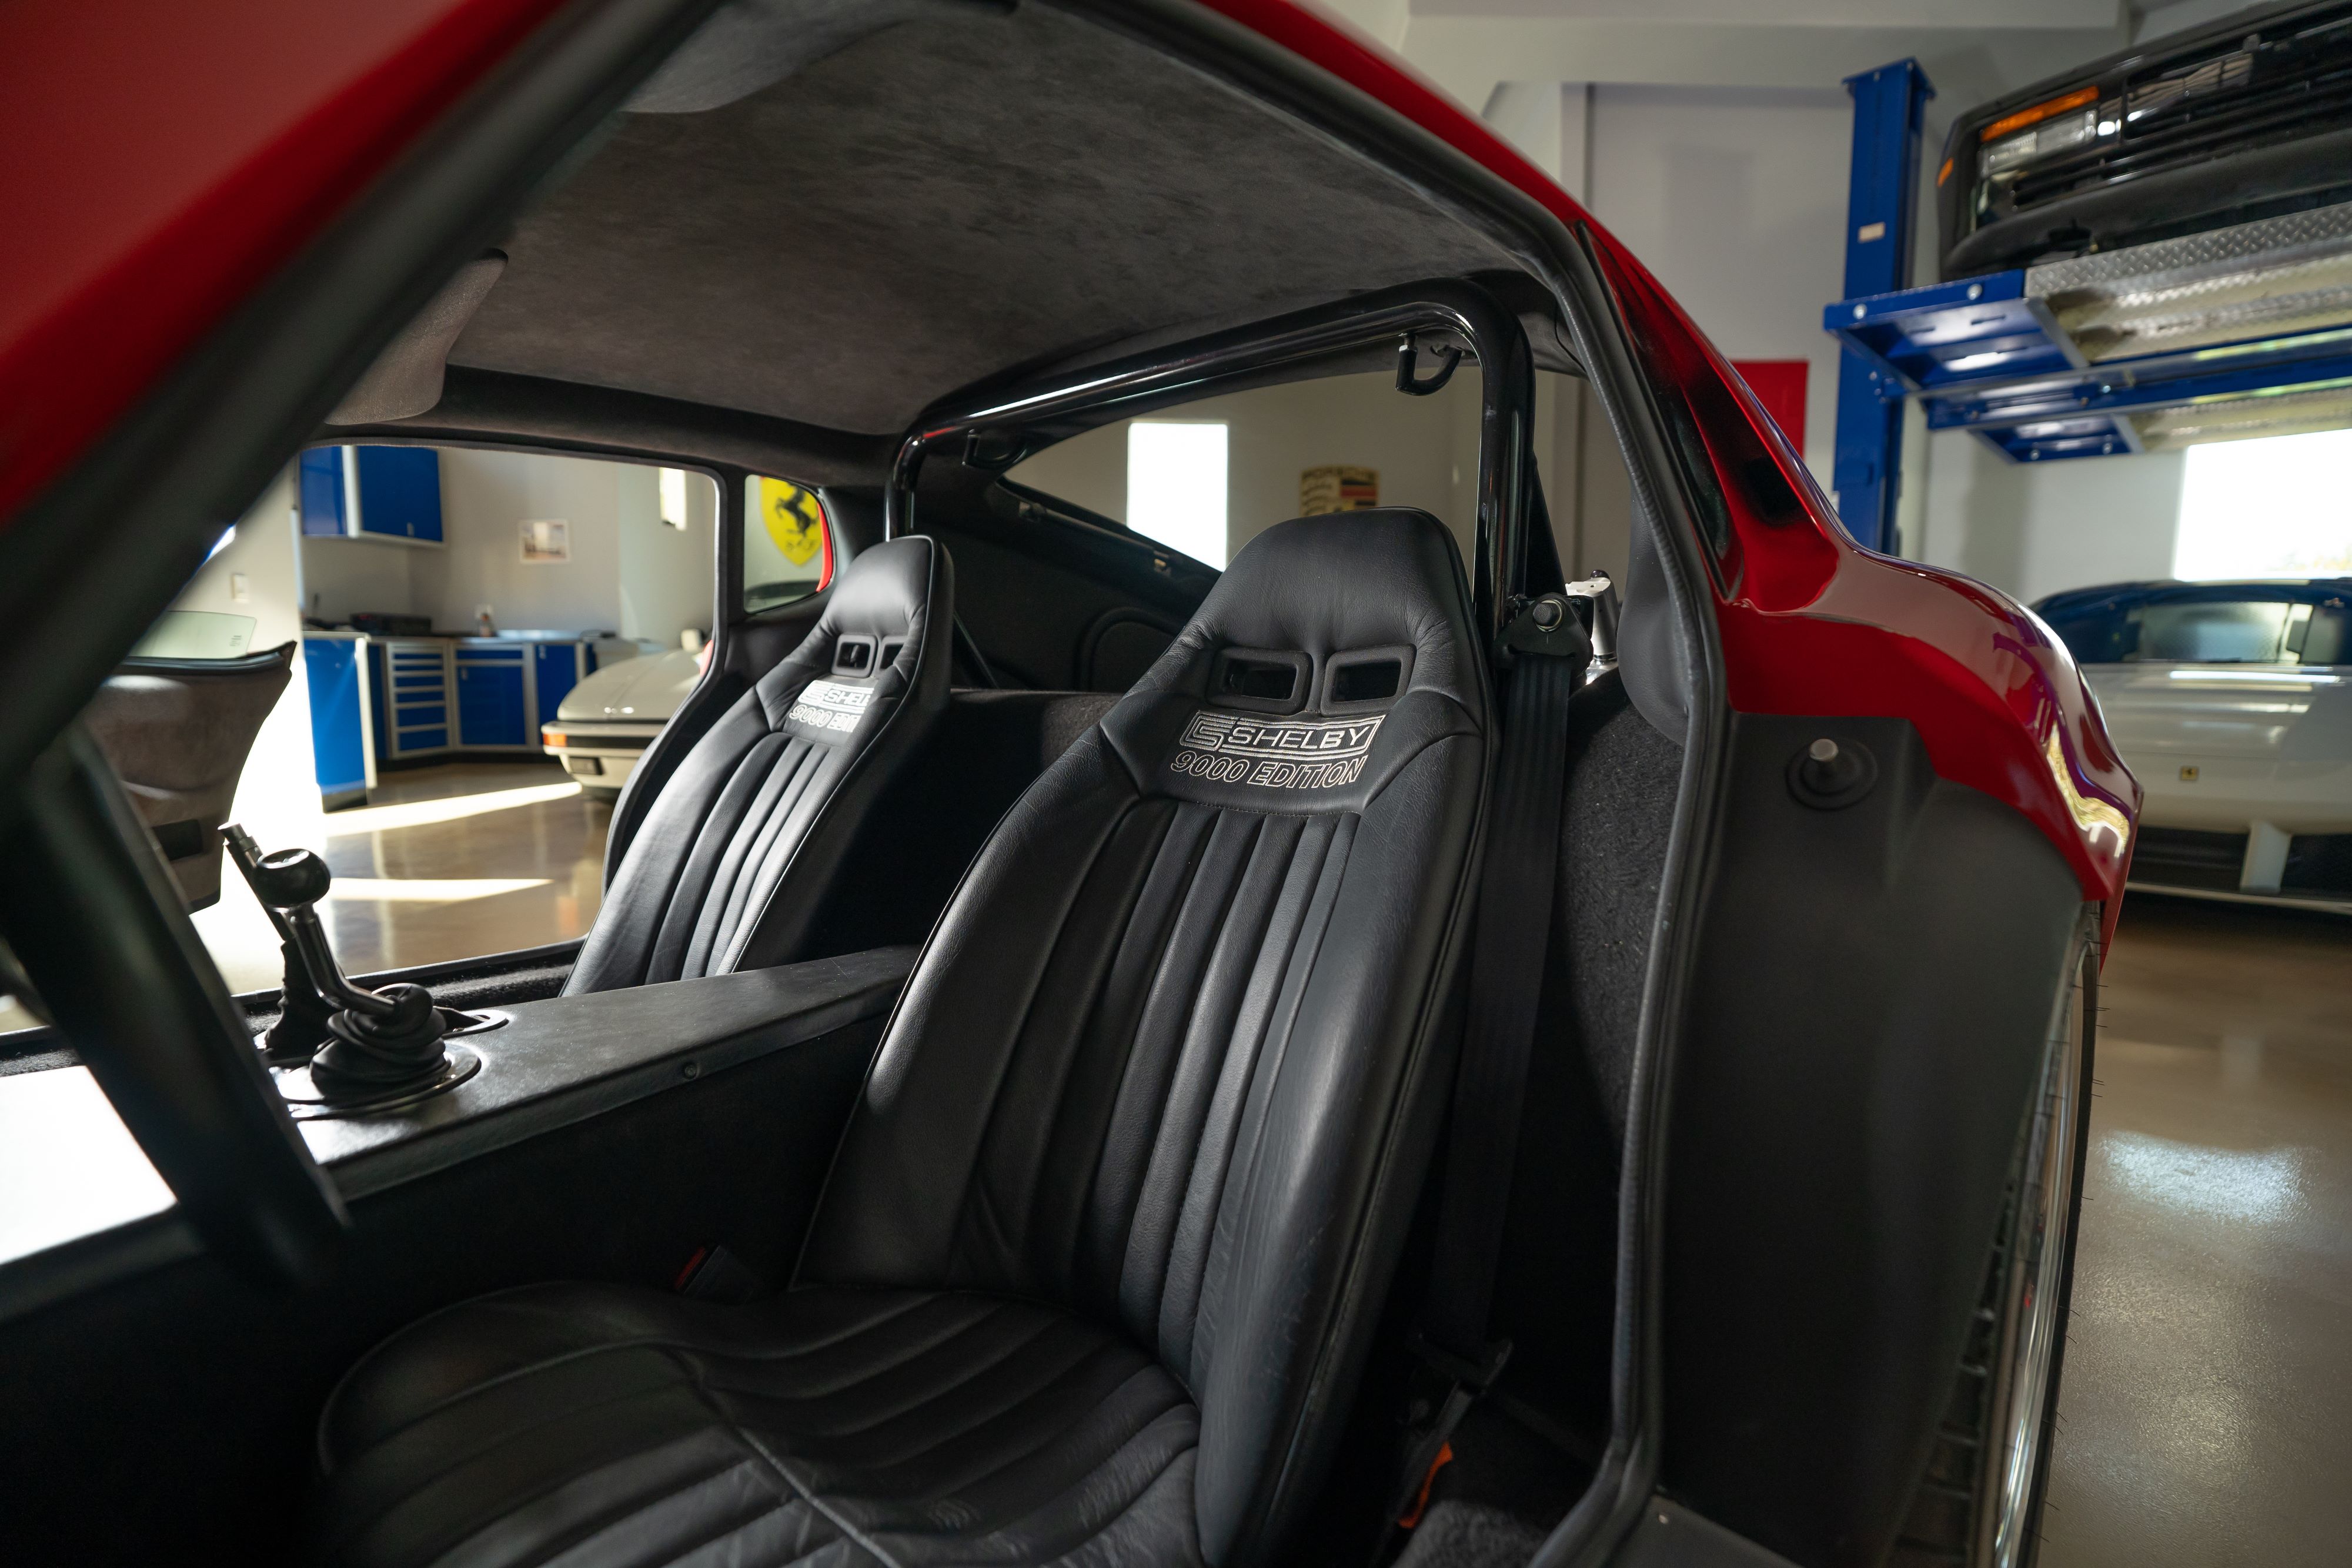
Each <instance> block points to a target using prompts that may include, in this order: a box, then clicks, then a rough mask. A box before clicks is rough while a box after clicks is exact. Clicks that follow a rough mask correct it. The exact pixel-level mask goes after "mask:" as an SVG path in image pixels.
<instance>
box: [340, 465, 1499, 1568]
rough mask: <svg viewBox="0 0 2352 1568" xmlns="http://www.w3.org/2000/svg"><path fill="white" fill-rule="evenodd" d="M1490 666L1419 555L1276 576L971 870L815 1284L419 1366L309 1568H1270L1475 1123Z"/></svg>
mask: <svg viewBox="0 0 2352 1568" xmlns="http://www.w3.org/2000/svg"><path fill="white" fill-rule="evenodd" d="M1479 648H1480V643H1479V640H1478V638H1477V636H1476V635H1475V632H1474V630H1473V621H1472V618H1471V615H1470V612H1469V609H1468V606H1467V603H1466V594H1465V588H1464V584H1463V576H1462V567H1461V563H1460V560H1459V559H1458V557H1457V556H1456V555H1455V553H1454V546H1453V543H1452V541H1451V540H1450V538H1448V537H1447V535H1446V533H1445V530H1444V528H1443V527H1442V526H1441V525H1439V524H1438V523H1437V521H1436V520H1435V519H1434V518H1433V517H1429V516H1428V515H1426V514H1425V513H1420V512H1412V511H1405V510H1395V509H1392V510H1383V511H1370V512H1358V513H1349V514H1343V515H1339V516H1335V517H1311V518H1302V519H1300V520H1297V521H1295V522H1290V523H1286V524H1283V525H1281V526H1280V527H1278V528H1274V529H1272V530H1270V531H1268V532H1267V533H1265V534H1263V535H1261V536H1260V537H1259V538H1256V539H1255V540H1253V541H1252V542H1251V543H1250V545H1249V546H1248V547H1247V548H1246V549H1244V550H1243V551H1242V553H1241V555H1240V557H1239V558H1238V559H1236V560H1235V561H1234V565H1233V568H1232V570H1229V571H1228V572H1227V573H1226V574H1225V575H1224V577H1223V580H1221V581H1220V582H1219V583H1218V585H1217V587H1216V588H1215V590H1214V591H1213V592H1212V593H1211V594H1210V595H1209V598H1208V600H1207V601H1206V602H1205V603H1203V604H1202V607H1201V610H1200V612H1199V613H1198V614H1197V616H1196V617H1195V618H1194V620H1193V622H1192V624H1191V625H1190V626H1188V627H1187V628H1186V629H1185V630H1184V632H1182V633H1181V635H1180V636H1179V637H1178V638H1177V640H1176V642H1175V643H1173V644H1172V645H1171V648H1170V649H1169V651H1168V652H1167V653H1165V654H1164V655H1163V656H1161V658H1160V660H1159V662H1158V663H1157V664H1154V665H1153V666H1152V668H1151V670H1150V672H1149V674H1146V676H1145V677H1144V679H1143V680H1142V682H1141V683H1140V684H1139V685H1138V686H1137V687H1136V688H1135V689H1134V690H1133V691H1132V692H1130V693H1129V695H1127V696H1126V697H1125V698H1123V699H1122V700H1121V701H1120V702H1119V703H1118V706H1116V707H1114V708H1113V709H1112V710H1111V711H1110V712H1109V713H1108V714H1107V715H1106V716H1104V717H1103V719H1102V720H1101V721H1100V722H1099V723H1098V724H1097V725H1096V726H1095V727H1093V728H1092V729H1091V730H1090V731H1088V732H1087V734H1086V735H1085V736H1083V737H1080V739H1079V740H1078V741H1077V742H1076V744H1075V745H1074V746H1073V747H1071V748H1070V749H1069V751H1068V752H1066V754H1065V755H1064V756H1063V757H1062V758H1060V759H1059V760H1058V761H1057V762H1055V764H1054V765H1053V766H1052V767H1051V768H1049V769H1048V770H1047V771H1046V773H1045V776H1044V777H1043V778H1041V779H1039V780H1038V782H1037V783H1036V784H1035V785H1034V786H1033V787H1032V788H1031V789H1030V790H1029V791H1028V793H1027V794H1026V795H1025V796H1024V798H1023V799H1022V800H1021V801H1020V803H1019V804H1018V805H1017V806H1015V807H1014V808H1013V811H1012V812H1011V813H1010V814H1009V815H1008V816H1007V817H1006V819H1005V820H1004V821H1003V823H1002V824H1001V825H1000V826H999V827H998V829H997V830H996V831H995V833H994V834H993V835H992V837H991V839H990V841H989V842H988V844H987V846H986V847H985V848H984V849H983V850H982V852H981V855H980V857H979V859H978V861H977V862H975V863H974V865H973V866H972V868H971V872H970V873H968V875H967V876H966V878H965V881H964V883H963V884H962V886H961V888H960V889H959V890H958V892H957V894H956V896H955V899H954V901H953V902H952V903H951V904H950V906H949V908H948V911H947V913H946V914H945V915H944V916H943V917H942V918H941V920H940V924H939V925H938V927H937V928H936V930H935V931H934V932H933V934H932V936H931V938H930V941H929V945H928V946H926V948H925V950H924V952H923V955H922V956H921V958H920V960H919V962H918V964H917V966H916V968H915V971H914V974H913V976H912V977H911V978H910V979H909V980H908V986H907V990H906V993H905V995H904V997H903V998H901V1000H900V1003H899V1006H898V1011H897V1013H896V1015H895V1016H894V1017H893V1019H892V1020H891V1022H890V1025H889V1028H888V1030H887V1033H886V1034H885V1037H884V1039H883V1040H882V1043H881V1045H880V1047H879V1049H878V1051H877V1055H876V1058H875V1061H874V1063H873V1066H872V1069H871V1071H870V1073H869V1075H868V1077H867V1080H866V1085H865V1089H864V1091H863V1093H862V1094H861V1096H860V1098H859V1100H858V1102H857V1103H856V1106H855V1108H854V1110H853V1112H852V1113H851V1116H850V1120H849V1124H848V1128H847V1131H846V1133H845V1136H844V1138H843V1142H842V1145H841V1147H840V1150H839V1152H838V1154H837V1155H836V1156H835V1165H834V1168H833V1172H832V1175H831V1176H830V1177H829V1178H828V1182H827V1186H826V1189H825V1192H824V1196H823V1197H822V1199H821V1200H820V1202H819V1204H818V1207H817V1211H816V1217H815V1218H814V1222H813V1225H812V1228H811V1232H810V1234H809V1236H808V1238H807V1239H806V1242H805V1244H804V1247H803V1251H802V1254H801V1259H800V1262H799V1267H798V1270H797V1272H796V1276H795V1278H794V1280H793V1285H792V1288H791V1289H789V1290H788V1291H784V1292H783V1293H782V1294H780V1295H777V1296H773V1297H772V1298H769V1299H767V1300H764V1301H754V1302H751V1303H750V1304H745V1305H725V1304H719V1303H716V1302H711V1301H697V1300H689V1299H686V1298H683V1297H679V1296H666V1295H660V1294H656V1293H654V1292H651V1291H641V1290H634V1289H626V1288H623V1287H618V1286H611V1285H596V1284H561V1285H542V1286H533V1287H528V1288H525V1289H521V1290H516V1291H506V1292H503V1293H500V1294H497V1295H493V1296H488V1297H485V1298H482V1299H480V1300H477V1301H470V1302H467V1303H464V1304H461V1305H458V1306H456V1307H453V1308H450V1309H448V1310H446V1311H445V1312H441V1313H439V1314H437V1315H436V1316H434V1317H431V1318H428V1319H426V1320H425V1321H424V1322H420V1323H418V1324H416V1325H415V1326H413V1327H411V1328H409V1329H408V1330H406V1331H404V1333H400V1334H398V1335H396V1336H395V1337H394V1338H393V1339H392V1340H390V1341H388V1342H387V1343H384V1344H383V1345H382V1346H380V1347H379V1348H377V1349H376V1350H375V1351H373V1352H372V1353H371V1354H369V1355H368V1356H367V1357H366V1358H365V1359H363V1360H362V1362H361V1363H360V1364H358V1365H357V1366H356V1367H355V1368H354V1369H353V1370H352V1372H351V1373H350V1374H349V1375H347V1376H346V1378H345V1379H344V1381H343V1383H342V1385H341V1387H340V1388H339V1389H338V1390H337V1391H336V1393H335V1395H334V1396H333V1397H332V1399H331V1401H330V1403H329V1406H328V1408H327V1410H326V1413H325V1415H324V1416H323V1418H322V1421H321V1426H320V1459H321V1462H322V1464H323V1466H324V1468H325V1469H326V1472H327V1475H328V1491H327V1498H326V1508H325V1511H324V1513H323V1516H322V1518H323V1525H322V1529H323V1531H324V1533H323V1535H322V1537H321V1538H320V1540H319V1541H318V1542H317V1543H316V1546H317V1552H318V1555H319V1557H320V1560H322V1561H328V1562H333V1563H362V1564H372V1565H380V1568H412V1565H421V1564H426V1563H440V1564H455V1563H468V1564H473V1563H482V1564H488V1563H499V1564H509V1563H564V1564H584V1563H598V1564H635V1563H671V1562H692V1563H763V1564H766V1563H801V1562H824V1563H892V1564H910V1565H911V1564H917V1563H927V1564H928V1563H981V1562H985V1563H1008V1564H1013V1563H1023V1564H1025V1563H1049V1562H1080V1563H1155V1564H1159V1563H1213V1564H1218V1565H1221V1568H1222V1565H1224V1564H1237V1563H1265V1562H1270V1561H1280V1560H1281V1554H1282V1552H1283V1549H1284V1544H1285V1541H1286V1537H1287V1536H1288V1535H1289V1534H1290V1533H1291V1532H1292V1531H1295V1529H1296V1527H1297V1525H1298V1523H1299V1522H1300V1520H1301V1516H1302V1514H1303V1512H1304V1511H1305V1509H1306V1506H1307V1504H1308V1503H1309V1502H1310V1501H1311V1500H1313V1498H1314V1497H1315V1495H1316V1493H1317V1490H1318V1483H1319V1482H1320V1480H1321V1479H1322V1475H1323V1472H1324V1470H1325V1469H1326V1468H1327V1467H1328V1462H1329V1460H1330V1458H1331V1452H1332V1448H1333V1445H1334V1443H1335V1441H1336V1439H1337V1437H1338V1436H1339V1429H1340V1427H1341V1426H1342V1424H1343V1423H1344V1421H1345V1418H1346V1416H1347V1413H1348V1406H1349V1400H1350V1397H1351V1396H1352V1393H1353V1389H1354V1385H1355V1381H1356V1377H1357V1375H1358V1373H1359V1371H1360V1365H1361V1362H1362V1358H1363V1355H1364V1353H1365V1350H1366V1346H1367V1342H1368V1339H1369V1337H1370V1333H1371V1330H1372V1327H1373V1324H1374V1320H1375V1318H1376V1317H1377V1315H1378V1312H1379V1310H1380V1307H1381V1301H1382V1299H1383V1297H1384V1295H1385V1293H1386V1291H1387V1287H1388V1284H1389V1282H1390V1279H1391V1275H1392V1273H1393V1271H1394V1268H1395V1264H1396V1260H1397V1255H1398V1252H1399V1250H1400V1248H1401V1246H1402V1235H1403V1231H1404V1228H1405V1226H1406V1224H1407V1221H1408V1219H1409V1218H1410V1214H1411V1211H1412V1207H1413V1204H1414V1201H1415V1197H1416V1196H1417V1194H1418V1192H1419V1190H1420V1187H1421V1186H1422V1182H1423V1175H1424V1173H1425V1169H1426V1166H1427V1162H1428V1155H1429V1150H1430V1147H1431V1145H1432V1144H1433V1142H1434V1139H1435V1134H1436V1127H1437V1124H1438V1120H1439V1117H1440V1115H1441V1113H1442V1112H1443V1109H1444V1094H1445V1085H1446V1084H1447V1083H1448V1082H1450V1077H1451V1071H1450V1069H1451V1061H1452V1055H1453V1051H1454V1040H1453V1036H1452V1029H1451V1023H1450V1020H1451V1019H1452V1018H1453V1016H1454V1008H1455V1004H1456V1002H1457V1001H1458V998H1459V990H1460V988H1459V985H1458V984H1457V978H1458V975H1459V971H1460V965H1459V963H1458V958H1459V956H1460V954H1461V952H1462V950H1463V948H1464V946H1465V943H1464V940H1463V937H1464V927H1465V924H1466V915H1467V912H1468V906H1469V900H1470V890H1471V888H1472V886H1473V871H1474V865H1473V861H1474V845H1475V841H1476V839H1477V836H1478V823H1479V820H1480V813H1481V809H1482V801H1483V799H1484V795H1485V789H1486V779H1487V775H1488V772H1489V770H1490V768H1491V767H1492V753H1493V749H1494V747H1493V741H1492V735H1493V727H1492V724H1491V721H1490V718H1489V699H1488V696H1487V693H1486V674H1485V670H1484V667H1483V664H1482V661H1481V659H1480V655H1479ZM751 1201H757V1200H756V1198H754V1199H752V1200H751Z"/></svg>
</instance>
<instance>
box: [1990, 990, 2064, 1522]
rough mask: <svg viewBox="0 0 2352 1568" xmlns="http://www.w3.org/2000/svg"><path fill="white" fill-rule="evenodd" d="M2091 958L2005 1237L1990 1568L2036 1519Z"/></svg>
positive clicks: (2054, 1038) (2054, 1041)
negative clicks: (2006, 1280) (2012, 1225)
mask: <svg viewBox="0 0 2352 1568" xmlns="http://www.w3.org/2000/svg"><path fill="white" fill-rule="evenodd" d="M2089 961H2090V959H2089V957H2088V955H2087V954H2086V955H2084V956H2083V958H2082V959H2081V960H2080V963H2078V965H2077V966H2076V967H2075V968H2074V969H2073V970H2072V971H2071V972H2070V973H2069V976H2068V978H2067V984H2066V986H2065V988H2064V989H2063V991H2062V992H2061V993H2060V994H2059V998H2058V1008H2057V1014H2056V1016H2055V1017H2054V1018H2053V1019H2052V1020H2051V1032H2050V1046H2049V1050H2048V1051H2046V1052H2045V1053H2044V1055H2043V1060H2042V1092H2041V1101H2040V1104H2039V1107H2038V1109H2037V1110H2036V1112H2035V1114H2034V1117H2033V1122H2032V1126H2031V1127H2030V1128H2029V1129H2028V1130H2027V1134H2026V1139H2027V1141H2026V1147H2025V1162H2024V1167H2023V1176H2024V1185H2023V1186H2022V1187H2021V1190H2020V1192H2019V1195H2018V1220H2017V1228H2016V1231H2015V1233H2014V1240H2013V1241H2012V1246H2014V1247H2015V1248H2016V1249H2017V1256H2016V1258H2015V1260H2013V1264H2012V1267H2011V1270H2010V1284H2009V1286H2008V1287H2007V1289H2006V1290H2005V1291H2003V1301H2002V1315H2003V1320H2004V1321H2003V1323H2002V1333H2001V1336H2000V1343H2001V1345H2002V1347H2003V1348H2004V1350H2005V1351H2006V1352H2007V1353H2008V1354H2003V1355H2001V1356H2000V1357H1999V1358H1998V1359H1996V1360H1995V1361H1994V1363H1993V1366H1994V1373H1995V1377H1996V1378H1997V1380H1998V1381H1997V1383H1996V1385H1995V1387H1994V1388H1993V1390H1992V1391H1991V1392H1992V1394H1993V1396H1994V1397H1995V1399H1996V1400H1997V1401H1998V1404H1997V1406H1996V1408H1995V1410H1994V1412H1993V1416H1994V1419H1993V1420H1992V1421H1991V1422H1990V1423H1989V1424H1988V1432H1989V1435H1990V1436H1991V1437H1994V1438H1995V1444H1994V1446H1993V1448H1992V1452H1991V1454H1990V1456H1989V1458H1990V1474H1989V1476H1988V1478H1987V1479H1989V1481H1990V1490H1991V1492H1992V1500H1993V1505H1994V1506H1993V1507H1991V1508H1990V1509H1988V1510H1987V1511H1986V1513H1985V1526H1986V1535H1987V1539H1986V1540H1985V1541H1984V1542H1982V1547H1983V1550H1981V1551H1980V1552H1979V1562H1982V1563H1987V1564H1989V1565H1990V1568H2016V1565H2017V1564H2020V1563H2024V1562H2025V1561H2026V1559H2027V1548H2028V1546H2029V1544H2030V1542H2032V1539H2033V1532H2034V1528H2035V1524H2036V1521H2035V1520H2034V1519H2033V1517H2032V1511H2033V1506H2034V1483H2035V1480H2036V1479H2037V1478H2038V1477H2039V1475H2040V1474H2041V1471H2042V1449H2043V1447H2044V1441H2045V1433H2046V1429H2047V1425H2048V1423H2047V1420H2046V1417H2047V1416H2048V1413H2049V1399H2050V1372H2051V1364H2052V1359H2053V1357H2054V1356H2055V1355H2056V1354H2057V1353H2058V1336H2059V1333H2060V1332H2061V1329H2062V1326H2063V1325H2062V1324H2061V1322H2060V1321H2059V1320H2060V1315H2061V1313H2060V1308H2061V1306H2062V1301H2061V1296H2062V1294H2063V1291H2064V1287H2065V1273H2066V1256H2067V1247H2066V1241H2067V1226H2068V1223H2069V1221H2070V1219H2071V1218H2072V1217H2073V1214H2074V1166H2075V1140H2076V1130H2077V1127H2078V1125H2079V1124H2080V1122H2081V1106H2080V1103H2079V1101H2078V1098H2077V1097H2078V1096H2079V1095H2080V1093H2081V1092H2082V1082H2081V1080H2082V1066H2083V1043H2084V1032H2085V1030H2086V1029H2087V1027H2088V1024H2089V1021H2090V1020H2089V1019H2088V1018H2087V1017H2086V1016H2085V1012H2084V999H2085V998H2084V993H2085V987H2084V975H2083V970H2082V967H2081V964H2087V963H2088V962H2089Z"/></svg>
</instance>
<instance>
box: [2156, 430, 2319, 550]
mask: <svg viewBox="0 0 2352 1568" xmlns="http://www.w3.org/2000/svg"><path fill="white" fill-rule="evenodd" d="M2184 461H2185V462H2186V464H2187V467H2186V470H2185V472H2184V475H2183V477H2182V481H2181V486H2180V526H2179V533H2178V534H2177V535H2176V536H2175V538H2174V544H2173V556H2172V574H2173V575H2174V576H2175V577H2180V578H2187V579H2189V580H2192V581H2199V580H2202V581H2213V580H2229V579H2233V578H2246V577H2289V578H2294V577H2335V576H2339V575H2342V574H2346V573H2352V506H2347V504H2346V501H2345V482H2344V476H2345V475H2346V474H2347V473H2352V430H2329V431H2322V432H2318V433H2316V434H2308V435H2281V436H2276V437H2273V438H2272V439H2270V440H2266V441H2228V442H2219V443H2216V444H2211V445H2206V446H2192V447H2190V448H2189V455H2188V456H2187V458H2186V459H2185V460H2184Z"/></svg>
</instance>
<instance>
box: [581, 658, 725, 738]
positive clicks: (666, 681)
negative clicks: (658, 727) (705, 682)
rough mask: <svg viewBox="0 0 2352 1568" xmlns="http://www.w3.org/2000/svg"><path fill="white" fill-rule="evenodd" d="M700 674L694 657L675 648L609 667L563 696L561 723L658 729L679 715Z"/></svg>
mask: <svg viewBox="0 0 2352 1568" xmlns="http://www.w3.org/2000/svg"><path fill="white" fill-rule="evenodd" d="M701 674H702V672H701V671H700V670H699V669H698V668H697V667H696V664H695V655H694V654H692V653H686V652H685V651H683V650H682V649H677V648H673V649H671V650H670V651H669V652H668V653H654V654H649V655H641V656H639V657H637V658H635V659H624V660H622V661H621V662H620V663H619V664H607V665H605V666H604V668H603V669H601V670H598V671H597V672H596V673H595V674H593V675H590V676H589V677H588V678H587V679H586V680H584V681H582V682H581V683H580V684H579V685H576V686H573V687H572V689H571V690H570V691H569V692H567V693H565V694H564V696H563V702H562V706H559V707H558V708H557V709H556V710H555V716H556V717H557V719H559V720H571V721H572V722H574V723H593V722H598V721H603V720H614V721H617V722H621V723H635V722H651V723H656V724H658V723H661V722H664V721H666V720H667V719H668V718H669V716H671V715H672V714H674V713H676V712H677V707H678V705H679V704H680V703H682V702H684V701H685V700H686V694H687V693H688V692H690V691H692V690H693V689H694V683H695V682H696V681H698V680H699V679H700V678H701Z"/></svg>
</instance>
